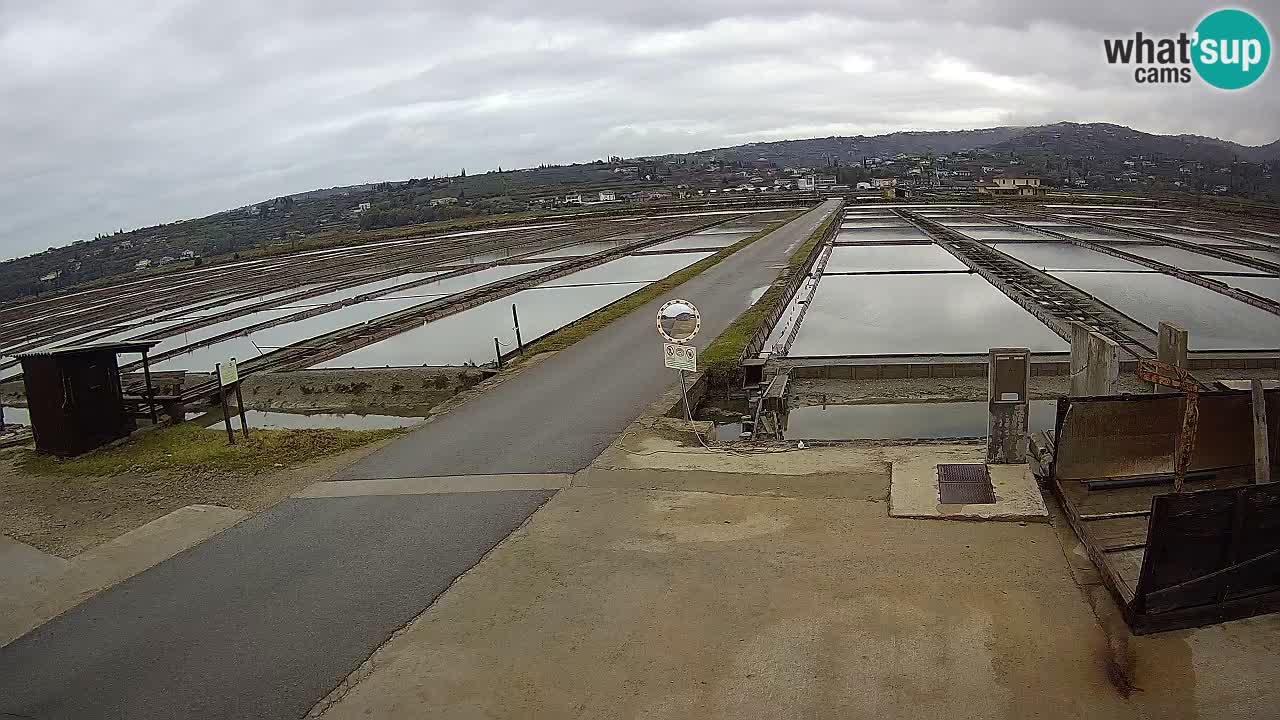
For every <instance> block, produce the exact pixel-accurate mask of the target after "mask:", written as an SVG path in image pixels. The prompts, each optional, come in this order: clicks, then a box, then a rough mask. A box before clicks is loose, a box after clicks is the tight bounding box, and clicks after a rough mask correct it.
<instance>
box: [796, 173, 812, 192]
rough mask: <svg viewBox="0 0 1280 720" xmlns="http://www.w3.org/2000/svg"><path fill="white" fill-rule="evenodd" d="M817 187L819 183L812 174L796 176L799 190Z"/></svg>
mask: <svg viewBox="0 0 1280 720" xmlns="http://www.w3.org/2000/svg"><path fill="white" fill-rule="evenodd" d="M816 187H817V184H816V183H815V181H814V177H813V176H812V175H802V176H800V177H798V178H796V189H797V190H813V189H814V188H816Z"/></svg>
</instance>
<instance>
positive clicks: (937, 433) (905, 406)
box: [783, 400, 1057, 440]
mask: <svg viewBox="0 0 1280 720" xmlns="http://www.w3.org/2000/svg"><path fill="white" fill-rule="evenodd" d="M1030 406H1031V407H1030V410H1031V431H1032V432H1036V431H1039V430H1050V429H1052V428H1053V425H1054V421H1055V415H1056V413H1057V402H1056V401H1054V400H1032V401H1031V403H1030ZM988 414H989V409H988V407H987V403H985V402H955V403H886V404H879V405H826V406H817V405H814V406H809V407H802V408H795V409H793V410H792V411H791V412H790V414H789V415H788V416H787V420H786V423H787V425H786V431H785V432H784V434H783V436H784V437H785V438H786V439H788V440H908V439H913V438H914V439H936V438H961V437H986V435H987V427H988V422H989V420H988Z"/></svg>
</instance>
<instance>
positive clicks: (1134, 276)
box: [1050, 272, 1280, 350]
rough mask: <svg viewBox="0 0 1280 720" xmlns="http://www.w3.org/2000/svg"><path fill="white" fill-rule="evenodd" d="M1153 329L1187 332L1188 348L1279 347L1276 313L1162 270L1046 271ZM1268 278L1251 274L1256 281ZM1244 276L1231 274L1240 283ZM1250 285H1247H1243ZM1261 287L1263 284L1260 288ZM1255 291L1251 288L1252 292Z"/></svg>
mask: <svg viewBox="0 0 1280 720" xmlns="http://www.w3.org/2000/svg"><path fill="white" fill-rule="evenodd" d="M1050 274H1051V275H1053V276H1054V277H1056V278H1058V279H1059V280H1062V281H1064V282H1067V283H1069V284H1071V285H1075V286H1076V287H1078V288H1080V289H1081V290H1084V291H1085V292H1088V293H1090V294H1092V295H1095V296H1096V297H1097V298H1098V299H1100V300H1102V301H1103V302H1105V303H1107V304H1109V305H1111V306H1112V307H1114V308H1116V309H1117V310H1119V311H1120V312H1122V313H1124V314H1126V315H1128V316H1129V317H1132V318H1133V319H1135V320H1137V321H1138V322H1140V323H1142V324H1143V325H1146V326H1147V327H1149V328H1151V329H1152V330H1154V329H1155V328H1157V327H1159V325H1160V322H1161V321H1167V322H1172V323H1176V324H1178V325H1181V326H1182V327H1184V328H1186V329H1187V331H1188V339H1187V340H1188V343H1189V344H1190V346H1191V349H1192V350H1274V349H1276V348H1280V317H1277V316H1276V315H1272V314H1271V313H1269V312H1267V311H1266V310H1262V309H1261V308H1255V307H1253V306H1252V305H1246V304H1244V303H1242V302H1240V301H1238V300H1234V299H1232V298H1229V297H1227V296H1226V295H1222V294H1221V293H1216V292H1214V291H1212V290H1209V289H1208V288H1202V287H1200V286H1199V285H1193V284H1191V283H1189V282H1185V281H1182V280H1179V279H1178V278H1175V277H1172V276H1170V275H1164V274H1162V273H1072V272H1061V273H1058V272H1055V273H1050ZM1269 279H1270V278H1261V277H1260V278H1257V280H1258V281H1259V282H1261V281H1264V280H1269ZM1241 281H1245V282H1247V281H1248V279H1247V278H1232V279H1231V280H1230V281H1228V282H1230V283H1231V284H1235V285H1237V286H1241V287H1243V286H1244V284H1243V282H1241ZM1245 289H1250V288H1247V287H1246V288H1245ZM1264 289H1265V288H1264ZM1255 292H1256V291H1255Z"/></svg>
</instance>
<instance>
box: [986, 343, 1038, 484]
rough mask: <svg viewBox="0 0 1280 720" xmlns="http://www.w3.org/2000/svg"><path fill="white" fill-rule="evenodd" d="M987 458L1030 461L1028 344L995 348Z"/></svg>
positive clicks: (990, 367)
mask: <svg viewBox="0 0 1280 720" xmlns="http://www.w3.org/2000/svg"><path fill="white" fill-rule="evenodd" d="M987 378H988V380H987V404H988V407H989V412H990V424H989V432H988V433H987V462H988V463H997V464H1020V463H1024V462H1026V461H1027V443H1028V441H1029V435H1028V422H1029V419H1028V412H1029V410H1030V404H1029V402H1028V399H1029V398H1028V389H1029V386H1030V385H1031V351H1030V350H1029V349H1027V348H992V349H991V351H990V356H989V358H988V363H987Z"/></svg>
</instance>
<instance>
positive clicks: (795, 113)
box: [0, 0, 1280, 257]
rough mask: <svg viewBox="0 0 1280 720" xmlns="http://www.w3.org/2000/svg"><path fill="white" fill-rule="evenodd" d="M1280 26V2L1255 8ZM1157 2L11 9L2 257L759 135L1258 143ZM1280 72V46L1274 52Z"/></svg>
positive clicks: (1245, 115)
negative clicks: (342, 191)
mask: <svg viewBox="0 0 1280 720" xmlns="http://www.w3.org/2000/svg"><path fill="white" fill-rule="evenodd" d="M1232 6H1235V7H1244V8H1247V9H1250V10H1252V11H1254V12H1255V14H1256V15H1258V16H1259V17H1261V18H1262V19H1263V21H1264V22H1266V23H1267V24H1268V26H1269V27H1270V28H1272V31H1271V34H1272V38H1273V41H1274V40H1275V38H1276V30H1275V28H1277V27H1280V4H1278V3H1276V2H1274V0H1273V1H1272V2H1244V3H1234V4H1233V5H1232ZM1217 7H1220V6H1218V5H1214V4H1210V3H1203V2H1190V1H1187V0H1163V1H1161V0H1156V1H1147V2H1116V1H1115V0H1110V1H1108V2H1089V1H1076V2H1020V3H992V2H989V1H983V2H979V1H978V0H957V1H954V2H926V1H923V0H921V1H919V2H909V1H903V0H899V1H897V2H880V3H862V2H857V3H855V2H851V1H848V0H843V1H841V0H833V1H831V2H812V3H801V2H791V1H787V0H781V1H778V2H752V1H750V0H733V1H724V2H719V1H718V2H696V1H695V0H679V1H670V0H648V1H646V2H643V3H601V2H596V1H590V2H573V1H571V0H535V1H533V2H494V3H474V4H473V3H461V2H450V3H447V4H445V3H433V2H378V1H376V0H374V1H371V2H367V3H360V2H349V1H343V2H337V1H336V0H305V1H303V0H298V1H295V2H285V1H284V0H273V1H272V2H261V1H240V0H186V1H184V2H174V1H169V2H159V3H140V2H132V1H131V0H109V1H108V0H71V1H67V2H63V1H60V0H42V1H40V2H29V1H27V0H0V158H2V159H0V257H12V256H16V255H22V254H27V253H30V252H33V251H38V250H41V249H43V248H45V247H48V246H50V245H62V244H65V243H68V242H70V241H72V240H74V239H77V238H81V237H92V236H93V235H94V234H95V233H97V232H105V231H111V230H114V229H116V228H121V227H123V228H126V229H128V228H132V227H137V226H142V225H150V224H155V223H157V222H162V221H169V220H174V219H180V218H186V217H198V216H201V215H205V214H208V213H211V212H216V211H218V210H223V209H227V208H231V207H236V206H240V205H244V204H247V203H250V202H256V201H259V200H263V199H267V198H270V197H275V196H278V195H283V194H287V193H293V192H301V191H305V190H310V189H314V188H318V187H330V186H334V185H348V184H354V183H360V182H367V181H376V180H384V179H405V178H409V177H423V176H429V175H439V174H455V173H457V172H458V170H459V168H462V167H466V168H467V169H468V171H471V172H475V171H484V170H488V169H492V168H495V167H497V166H499V165H501V166H503V167H504V168H513V167H528V166H532V165H537V164H539V163H543V162H548V163H552V162H554V163H567V162H578V161H589V160H592V159H595V158H597V157H605V156H608V155H611V154H612V155H626V156H632V155H644V154H657V153H665V152H679V151H690V150H697V149H702V148H710V147H717V146H724V145H732V144H738V143H743V142H749V141H752V140H773V139H785V138H801V137H813V136H826V135H833V134H841V135H852V134H875V133H882V132H891V131H894V130H901V129H962V128H974V127H989V126H993V125H1011V124H1012V125H1027V124H1038V123H1044V122H1055V121H1059V120H1071V121H1077V122H1094V121H1106V122H1116V123H1121V124H1125V125H1130V126H1133V127H1135V128H1138V129H1141V130H1147V131H1152V132H1166V133H1177V132H1189V133H1199V134H1204V135H1212V136H1217V137H1222V138H1225V139H1230V140H1235V141H1237V142H1242V143H1247V144H1262V143H1267V142H1271V141H1273V140H1275V139H1276V138H1277V136H1280V120H1278V118H1280V88H1278V86H1277V84H1276V83H1277V80H1276V70H1275V69H1274V68H1272V69H1271V70H1270V71H1269V72H1268V75H1267V76H1266V77H1264V78H1263V79H1262V81H1261V82H1260V83H1258V84H1256V85H1254V86H1253V87H1252V88H1250V89H1249V90H1247V91H1243V92H1236V93H1223V92H1217V91H1213V90H1210V89H1208V88H1207V86H1205V85H1204V84H1202V83H1200V82H1199V81H1196V82H1194V83H1192V84H1191V85H1165V86H1152V87H1144V86H1140V85H1137V84H1135V83H1134V82H1133V79H1132V75H1131V68H1130V69H1128V70H1126V69H1124V68H1119V67H1112V66H1108V65H1107V64H1106V62H1105V61H1104V58H1103V52H1102V38H1103V37H1105V36H1116V37H1120V36H1124V35H1132V33H1133V32H1134V31H1135V30H1139V29H1140V30H1143V31H1145V32H1148V33H1168V34H1172V33H1176V32H1178V31H1180V30H1190V29H1191V28H1192V27H1193V26H1194V24H1195V22H1196V21H1197V20H1198V19H1199V18H1200V17H1202V16H1203V15H1204V14H1206V13H1207V12H1209V11H1211V10H1213V9H1216V8H1217ZM1272 64H1273V65H1274V64H1275V61H1273V63H1272Z"/></svg>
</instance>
